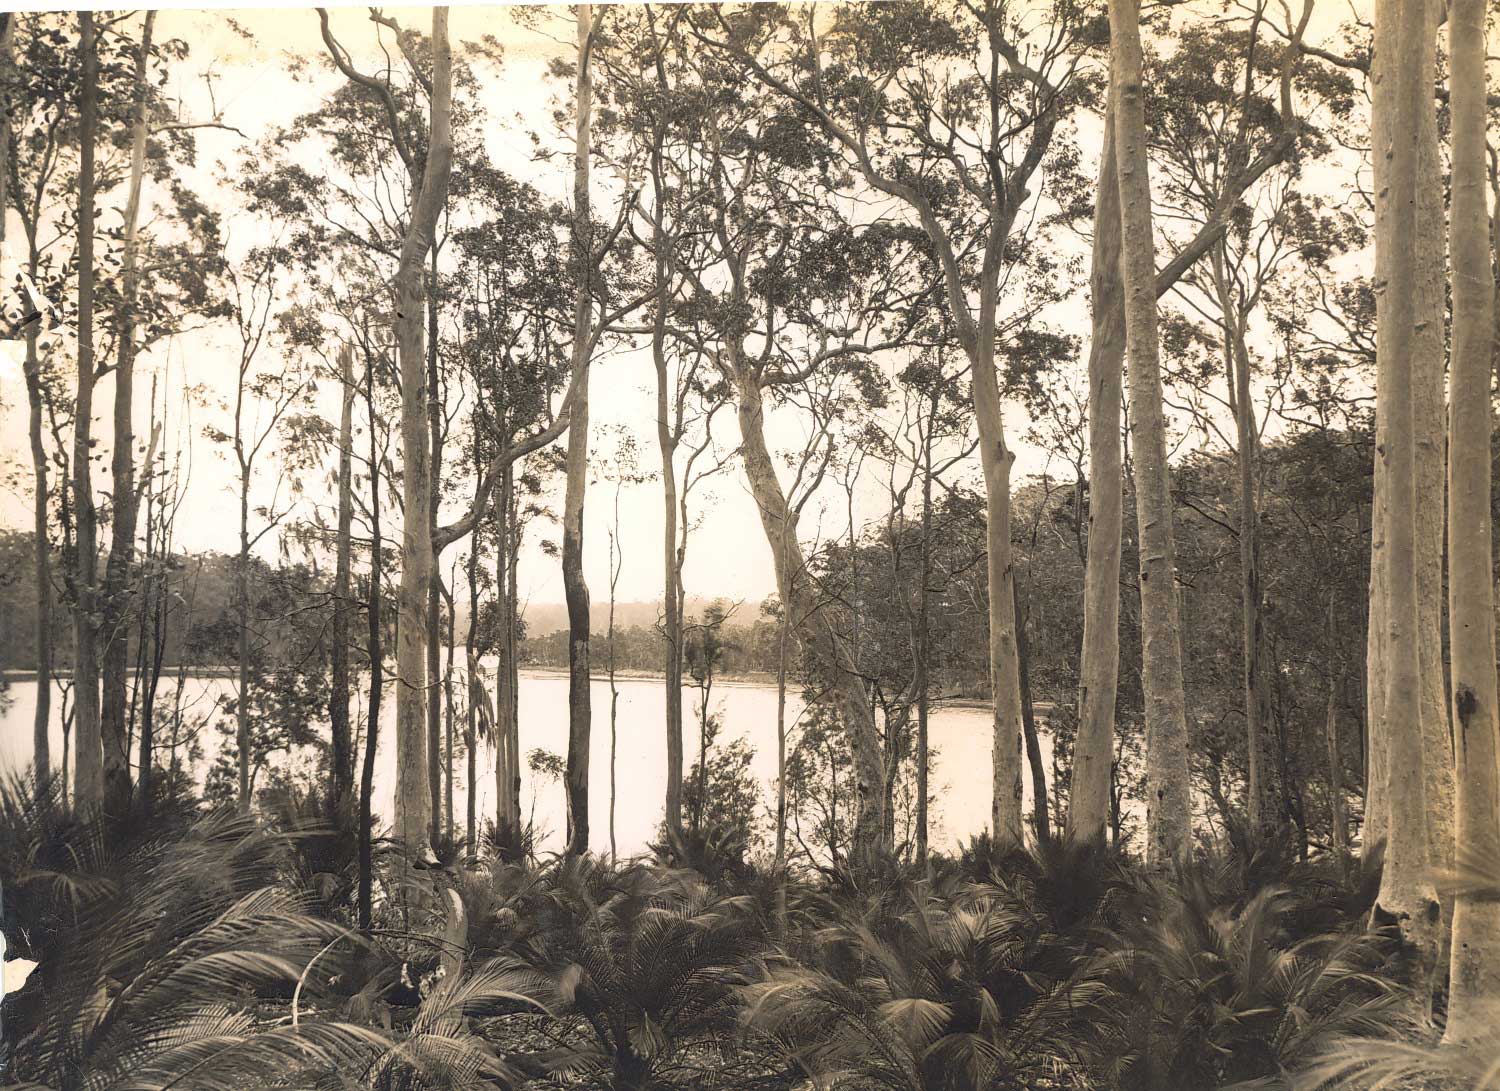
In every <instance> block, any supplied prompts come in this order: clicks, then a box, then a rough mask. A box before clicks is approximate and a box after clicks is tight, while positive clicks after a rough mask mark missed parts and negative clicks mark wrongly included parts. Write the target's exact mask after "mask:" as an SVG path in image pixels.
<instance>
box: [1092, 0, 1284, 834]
mask: <svg viewBox="0 0 1500 1091" xmlns="http://www.w3.org/2000/svg"><path fill="white" fill-rule="evenodd" d="M1312 10H1313V8H1312V2H1311V0H1305V2H1304V3H1303V6H1302V11H1301V14H1300V16H1299V18H1298V20H1297V22H1296V24H1295V25H1292V26H1288V27H1287V28H1286V37H1287V39H1288V44H1287V46H1286V48H1285V49H1284V50H1282V52H1281V60H1280V66H1279V71H1278V73H1277V83H1278V90H1279V94H1280V103H1279V116H1276V115H1275V114H1272V113H1271V111H1270V110H1269V109H1267V108H1266V106H1265V105H1263V104H1262V103H1260V102H1259V101H1258V99H1257V93H1256V83H1255V77H1256V73H1257V69H1258V67H1259V66H1260V64H1261V63H1262V62H1261V61H1260V59H1259V58H1260V56H1261V55H1263V53H1264V51H1262V53H1257V52H1256V51H1255V50H1253V49H1250V50H1247V55H1246V56H1245V59H1244V64H1245V76H1244V82H1243V85H1242V86H1243V90H1242V91H1241V92H1240V93H1239V94H1235V93H1234V92H1233V90H1232V89H1231V90H1229V91H1227V92H1225V91H1221V92H1220V93H1219V95H1218V98H1219V99H1222V100H1224V101H1225V102H1226V103H1227V104H1229V105H1230V107H1231V109H1233V110H1234V111H1235V112H1236V113H1237V115H1238V116H1237V117H1235V118H1234V119H1233V123H1232V124H1227V123H1226V124H1213V125H1210V126H1208V127H1207V128H1208V131H1209V132H1211V133H1212V136H1213V138H1214V140H1215V141H1216V142H1218V144H1219V145H1220V146H1215V147H1208V148H1203V147H1200V146H1199V144H1200V143H1201V142H1199V141H1195V140H1191V139H1187V140H1174V135H1175V134H1174V135H1167V136H1164V137H1163V138H1162V139H1163V142H1164V143H1167V144H1169V145H1171V147H1170V149H1169V150H1170V151H1171V152H1172V153H1180V154H1182V155H1185V156H1186V157H1188V158H1189V159H1194V160H1195V153H1196V154H1200V155H1202V157H1203V158H1205V159H1208V160H1210V161H1211V162H1212V164H1213V169H1211V170H1209V171H1203V170H1201V169H1198V168H1199V165H1198V164H1197V162H1196V160H1195V161H1194V162H1193V164H1192V165H1191V166H1190V167H1189V169H1188V171H1187V172H1186V173H1187V174H1188V175H1189V176H1190V177H1191V179H1192V180H1193V181H1194V182H1195V183H1197V184H1198V185H1199V186H1201V187H1203V188H1204V192H1202V193H1198V194H1197V197H1198V199H1199V200H1198V202H1197V207H1195V208H1194V209H1193V211H1192V215H1191V216H1190V217H1189V221H1190V222H1191V223H1193V225H1194V227H1195V231H1194V233H1193V235H1192V237H1191V238H1190V239H1189V240H1188V241H1187V242H1186V243H1184V244H1183V245H1182V247H1181V249H1179V250H1178V251H1177V252H1176V253H1175V254H1173V255H1172V256H1171V258H1170V259H1169V260H1167V261H1166V262H1165V263H1164V264H1162V265H1161V267H1160V268H1159V269H1158V270H1157V273H1156V294H1157V297H1158V298H1160V297H1161V296H1162V295H1164V294H1166V293H1167V292H1168V291H1170V290H1171V289H1172V288H1173V287H1174V286H1176V285H1177V284H1178V282H1179V281H1180V280H1181V279H1182V278H1183V277H1184V276H1185V275H1186V274H1187V273H1188V272H1189V271H1190V270H1191V269H1193V268H1194V266H1195V265H1196V264H1197V263H1198V262H1199V261H1200V260H1201V259H1202V258H1203V257H1204V256H1205V255H1207V254H1208V253H1209V252H1210V251H1211V250H1212V249H1213V248H1214V247H1215V246H1217V245H1218V244H1219V241H1220V240H1221V239H1222V238H1223V237H1224V234H1225V232H1226V231H1227V230H1228V228H1229V226H1230V224H1231V223H1232V222H1233V221H1235V219H1236V217H1242V215H1243V208H1244V201H1243V196H1244V194H1246V193H1247V192H1248V191H1249V190H1250V189H1251V187H1253V186H1254V185H1255V184H1256V183H1257V182H1258V181H1259V180H1260V179H1261V178H1263V177H1265V176H1266V174H1267V173H1268V172H1270V171H1272V170H1273V169H1274V168H1276V167H1277V166H1278V165H1280V164H1281V163H1283V162H1285V161H1287V159H1288V158H1289V156H1290V155H1291V153H1292V151H1293V149H1294V148H1295V147H1296V146H1297V143H1298V141H1299V140H1300V139H1302V137H1303V135H1304V133H1305V131H1306V126H1305V125H1304V124H1303V123H1302V121H1301V120H1300V119H1299V118H1298V117H1297V115H1296V114H1295V112H1294V110H1293V99H1292V85H1293V78H1294V76H1295V75H1296V74H1297V72H1298V69H1299V66H1300V64H1301V61H1302V54H1303V45H1302V42H1303V36H1304V34H1305V33H1306V31H1307V24H1308V21H1309V19H1310V18H1311V15H1312ZM1258 18H1259V17H1258V16H1257V19H1258ZM1205 52H1207V53H1210V54H1211V55H1213V56H1215V57H1217V56H1218V55H1219V54H1220V53H1221V52H1222V51H1221V50H1212V51H1205V50H1203V49H1202V48H1201V46H1200V47H1196V48H1192V49H1188V48H1185V49H1183V50H1181V51H1180V52H1179V59H1181V60H1182V63H1183V64H1185V65H1187V66H1189V67H1191V66H1192V65H1193V64H1194V63H1195V59H1197V63H1201V58H1202V56H1203V55H1204V54H1205ZM1211 80H1212V81H1213V82H1215V83H1216V84H1217V83H1218V82H1221V81H1220V80H1219V77H1218V75H1217V73H1216V74H1215V76H1213V77H1211ZM1197 108H1198V104H1197V103H1189V104H1177V103H1171V104H1167V105H1166V107H1165V109H1168V110H1171V109H1183V110H1186V111H1188V112H1193V111H1194V110H1196V109H1197ZM1114 112H1115V107H1114V105H1112V104H1111V105H1109V106H1107V107H1106V111H1105V119H1104V130H1105V131H1104V140H1103V144H1102V147H1101V151H1100V161H1099V172H1100V173H1099V184H1098V187H1097V189H1096V193H1097V197H1096V204H1095V211H1094V246H1093V253H1092V259H1091V266H1090V289H1091V290H1090V295H1091V302H1092V313H1091V324H1092V331H1093V332H1092V336H1091V338H1090V342H1089V358H1088V375H1089V411H1088V427H1089V439H1088V455H1089V477H1088V493H1089V516H1088V518H1089V533H1088V541H1087V567H1086V571H1085V588H1084V632H1085V636H1084V639H1083V642H1082V652H1081V655H1080V672H1079V692H1078V707H1079V729H1078V741H1077V745H1076V747H1075V750H1074V758H1073V760H1074V772H1073V786H1072V791H1071V794H1070V797H1069V817H1068V825H1069V829H1070V831H1071V832H1072V833H1073V835H1074V836H1087V837H1100V836H1103V833H1104V828H1105V820H1106V817H1107V815H1108V814H1109V812H1110V807H1111V803H1110V800H1111V775H1110V771H1111V767H1112V765H1113V762H1114V749H1115V747H1114V741H1115V740H1114V719H1115V704H1116V696H1117V692H1118V685H1119V609H1120V604H1119V574H1120V539H1121V532H1122V516H1121V510H1122V509H1121V494H1122V488H1123V457H1122V439H1121V431H1120V427H1121V418H1120V403H1121V400H1122V394H1123V373H1122V369H1123V365H1124V361H1125V352H1126V329H1125V298H1124V293H1123V289H1122V287H1121V282H1120V268H1119V251H1120V240H1119V227H1118V224H1117V223H1116V222H1115V221H1116V220H1117V219H1118V215H1119V212H1118V205H1117V203H1116V202H1117V199H1118V184H1117V181H1116V179H1117V171H1116V155H1117V142H1116V139H1115V130H1114V120H1113V117H1114ZM1251 119H1255V120H1256V122H1257V123H1256V124H1251ZM1163 129H1165V126H1163ZM1262 129H1264V134H1263V135H1264V138H1263V139H1261V140H1257V138H1258V137H1261V136H1262ZM1200 135H1201V134H1200Z"/></svg>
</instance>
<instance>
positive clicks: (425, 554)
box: [395, 8, 453, 853]
mask: <svg viewBox="0 0 1500 1091" xmlns="http://www.w3.org/2000/svg"><path fill="white" fill-rule="evenodd" d="M432 42H433V76H432V87H433V93H432V111H431V112H432V117H431V125H430V138H429V140H428V152H427V164H426V168H425V170H424V171H423V175H422V179H421V185H420V188H419V189H418V191H417V194H416V197H415V199H414V201H413V204H412V214H411V221H410V223H409V225H408V227H407V232H406V237H405V239H404V240H403V242H402V246H401V257H400V264H399V266H398V269H397V273H396V282H395V289H396V322H395V327H396V342H397V356H398V358H399V361H400V373H401V451H402V468H403V473H402V477H401V482H402V496H403V499H404V506H403V518H402V529H401V584H400V588H399V589H398V591H397V609H398V622H397V631H396V835H397V838H398V839H399V840H400V841H401V843H402V844H403V845H405V846H406V848H407V850H408V851H409V852H412V853H417V852H430V851H431V849H430V846H431V835H432V823H433V800H432V785H431V783H430V781H429V765H430V762H429V756H428V743H427V702H428V695H427V686H428V683H429V677H428V674H427V662H426V649H427V640H428V629H427V624H426V621H427V614H426V603H427V596H428V594H429V592H430V591H431V589H432V580H433V557H432V503H433V497H432V477H431V474H430V471H429V469H428V466H429V463H428V453H429V452H428V447H429V445H430V437H429V434H428V422H427V386H426V375H425V370H426V353H425V351H424V345H423V341H424V339H425V338H424V330H423V325H422V316H423V291H422V279H423V278H422V270H423V266H424V265H425V263H426V260H427V253H428V251H429V249H430V248H431V247H432V243H433V236H434V233H435V231H436V227H437V218H438V216H439V215H440V214H441V212H442V209H443V206H444V204H445V203H446V201H447V195H448V176H449V169H450V167H451V164H452V158H453V140H452V136H451V132H450V125H449V123H450V120H451V113H452V91H453V78H452V66H453V57H452V51H451V49H450V47H449V44H448V10H447V9H446V8H434V9H433V12H432ZM432 681H434V682H435V679H433V680H432Z"/></svg>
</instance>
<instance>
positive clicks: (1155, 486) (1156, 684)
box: [1109, 0, 1192, 866]
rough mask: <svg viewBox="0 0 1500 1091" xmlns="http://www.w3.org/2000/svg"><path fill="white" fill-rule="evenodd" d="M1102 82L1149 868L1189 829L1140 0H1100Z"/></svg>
mask: <svg viewBox="0 0 1500 1091" xmlns="http://www.w3.org/2000/svg"><path fill="white" fill-rule="evenodd" d="M1109 33H1110V85H1111V95H1112V112H1113V114H1114V118H1115V141H1116V145H1115V151H1116V168H1117V171H1118V174H1119V186H1120V239H1121V262H1120V267H1121V280H1122V282H1123V287H1124V294H1125V341H1126V355H1127V357H1128V358H1129V361H1130V370H1129V378H1130V382H1129V395H1130V418H1131V429H1132V432H1133V434H1134V436H1135V445H1134V453H1135V482H1136V519H1137V522H1138V524H1139V533H1140V543H1141V653H1142V661H1143V662H1142V678H1143V685H1144V688H1145V697H1146V732H1147V744H1146V746H1147V756H1146V779H1147V811H1146V858H1147V860H1148V862H1150V863H1153V864H1156V865H1158V866H1160V865H1165V864H1167V863H1168V862H1170V861H1172V860H1175V859H1177V858H1179V857H1181V856H1183V855H1184V854H1185V853H1187V852H1188V851H1189V850H1190V849H1191V847H1192V845H1191V835H1192V806H1191V804H1192V800H1191V796H1190V792H1191V783H1190V780H1189V776H1188V738H1187V708H1186V703H1187V702H1186V697H1185V696H1184V694H1183V688H1182V635H1181V623H1180V621H1179V614H1178V603H1177V583H1176V581H1177V571H1176V546H1175V543H1174V540H1173V531H1172V494H1171V486H1170V483H1169V481H1168V467H1167V442H1166V421H1165V419H1164V412H1163V408H1162V388H1161V362H1160V349H1161V343H1160V340H1159V337H1158V333H1157V314H1156V257H1155V255H1156V244H1155V239H1154V238H1153V235H1152V226H1151V182H1150V176H1149V170H1148V156H1147V148H1146V102H1145V87H1144V86H1143V83H1142V69H1143V64H1142V50H1141V26H1140V5H1139V4H1138V3H1136V0H1110V4H1109Z"/></svg>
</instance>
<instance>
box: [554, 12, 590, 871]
mask: <svg viewBox="0 0 1500 1091" xmlns="http://www.w3.org/2000/svg"><path fill="white" fill-rule="evenodd" d="M592 36H593V8H592V6H591V5H589V4H580V5H579V6H578V101H577V114H578V117H577V122H578V124H577V131H576V134H575V135H576V144H575V159H574V168H573V217H574V219H573V260H574V261H575V262H576V263H577V264H576V269H577V274H578V297H577V301H576V303H575V305H574V309H573V371H574V374H575V375H578V376H579V377H580V378H579V383H578V393H577V395H576V400H575V401H574V403H573V408H572V417H571V419H570V422H569V425H568V453H567V485H566V490H565V495H564V498H563V546H562V576H563V593H564V597H565V598H566V599H567V604H568V770H567V788H568V793H567V794H568V853H569V855H573V856H581V855H583V854H584V853H586V852H588V850H589V736H590V728H591V726H592V724H591V718H592V715H593V711H592V702H591V701H590V693H589V588H588V583H587V582H586V581H585V580H584V577H583V505H584V499H585V494H586V492H587V490H588V459H589V387H588V367H589V359H588V342H589V337H590V327H591V325H592V320H591V312H592V307H593V299H592V292H591V287H590V273H591V271H592V270H591V264H592V256H593V254H592V252H593V243H592V241H591V234H590V231H589V156H590V154H591V150H592V145H591V140H590V128H591V125H592V121H593V88H594V79H593V71H592V58H591V57H590V55H589V54H590V50H591V48H592V41H591V39H592Z"/></svg>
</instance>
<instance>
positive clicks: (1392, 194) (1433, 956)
mask: <svg viewBox="0 0 1500 1091" xmlns="http://www.w3.org/2000/svg"><path fill="white" fill-rule="evenodd" d="M1425 7H1426V5H1425V4H1424V3H1423V0H1405V2H1402V3H1398V0H1383V2H1382V3H1381V5H1380V6H1379V8H1378V9H1377V12H1376V19H1377V22H1379V21H1381V20H1382V19H1384V20H1387V21H1388V20H1390V19H1392V18H1393V17H1395V16H1396V15H1397V12H1398V11H1399V24H1398V26H1399V30H1398V31H1397V34H1396V40H1397V42H1398V43H1399V48H1398V50H1397V52H1396V56H1395V58H1394V60H1395V64H1394V66H1393V68H1392V69H1391V70H1389V72H1388V77H1389V78H1390V79H1391V80H1392V81H1393V82H1394V83H1395V85H1396V86H1395V94H1394V95H1393V96H1391V99H1387V100H1385V101H1386V102H1389V103H1391V105H1392V106H1393V107H1394V118H1393V119H1392V120H1391V121H1390V122H1388V124H1387V127H1386V128H1385V130H1384V131H1385V134H1386V135H1387V138H1388V139H1387V143H1386V146H1385V147H1377V149H1376V154H1377V155H1383V156H1385V157H1386V158H1387V160H1388V162H1387V178H1388V187H1387V191H1388V194H1389V197H1388V200H1389V218H1390V226H1389V234H1388V236H1387V237H1386V239H1388V244H1389V247H1390V254H1389V258H1388V261H1387V263H1386V266H1385V271H1386V273H1387V274H1388V276H1387V278H1386V280H1385V281H1384V283H1382V284H1381V285H1379V290H1380V291H1381V293H1382V294H1383V296H1384V298H1383V300H1382V302H1383V304H1384V306H1383V307H1382V309H1381V312H1380V319H1379V320H1380V323H1381V325H1382V326H1384V325H1386V324H1389V327H1390V337H1389V339H1388V341H1387V347H1388V349H1389V351H1388V353H1387V355H1386V356H1385V357H1384V358H1382V359H1380V360H1379V361H1378V366H1379V367H1380V368H1381V369H1382V370H1383V371H1386V372H1387V380H1388V382H1387V385H1388V387H1389V395H1388V398H1387V401H1386V408H1387V409H1388V410H1389V412H1388V415H1387V416H1388V419H1387V421H1386V430H1385V431H1386V434H1385V444H1384V447H1383V450H1382V452H1381V456H1380V457H1381V458H1382V459H1383V460H1384V462H1385V464H1386V466H1385V485H1386V486H1387V490H1388V493H1389V496H1388V499H1387V502H1386V504H1385V514H1386V540H1385V552H1386V566H1387V567H1386V576H1387V579H1386V590H1387V599H1388V602H1387V604H1386V617H1385V623H1386V632H1387V637H1388V639H1387V644H1386V647H1387V648H1388V649H1390V650H1392V651H1393V652H1394V651H1395V650H1396V649H1403V650H1409V649H1411V648H1413V647H1416V646H1417V644H1416V641H1417V640H1418V639H1419V628H1418V627H1419V624H1420V611H1419V603H1418V597H1419V591H1418V576H1417V559H1418V551H1417V524H1416V513H1417V496H1416V493H1417V482H1416V470H1417V457H1416V449H1415V448H1416V445H1415V440H1416V428H1415V416H1416V404H1415V402H1416V387H1417V382H1416V378H1417V377H1416V375H1415V374H1414V371H1415V365H1414V352H1415V349H1416V344H1415V340H1416V338H1415V332H1416V331H1415V326H1416V323H1417V321H1418V319H1419V317H1420V312H1419V309H1418V303H1417V298H1416V297H1417V293H1418V291H1419V290H1420V286H1419V284H1418V269H1417V262H1416V257H1415V256H1416V254H1417V240H1416V233H1417V230H1418V227H1419V223H1420V217H1419V213H1418V202H1419V198H1418V189H1419V186H1420V184H1421V183H1422V181H1423V180H1422V179H1421V178H1420V177H1419V169H1420V149H1419V146H1418V145H1419V128H1420V124H1421V121H1420V117H1421V110H1422V100H1423V98H1424V96H1425V95H1426V94H1428V93H1429V92H1428V90H1427V88H1425V87H1423V85H1422V84H1423V81H1422V78H1421V76H1422V51H1423V26H1424V23H1425V14H1424V12H1425ZM1377 105H1381V104H1380V103H1379V102H1377ZM1386 239H1383V238H1382V236H1381V235H1380V234H1379V233H1377V236H1376V245H1377V246H1379V245H1380V244H1381V243H1382V242H1383V241H1386ZM1377 411H1378V410H1377ZM1388 659H1389V662H1388V663H1387V670H1386V675H1387V677H1386V686H1385V715H1384V734H1385V736H1386V760H1387V766H1388V768H1387V779H1388V786H1387V792H1388V796H1387V806H1388V807H1389V822H1390V824H1389V839H1388V844H1387V849H1386V857H1385V869H1384V871H1383V872H1382V875H1381V884H1380V895H1379V898H1378V899H1377V901H1376V905H1375V920H1376V921H1377V922H1379V923H1390V924H1392V925H1394V926H1395V928H1396V929H1397V930H1398V931H1399V934H1400V936H1401V939H1402V941H1403V943H1404V944H1405V945H1406V946H1407V948H1408V950H1409V953H1410V955H1411V970H1412V984H1413V986H1414V988H1415V989H1416V990H1417V992H1418V995H1419V996H1425V995H1426V990H1427V989H1429V988H1430V985H1431V978H1432V972H1433V969H1434V966H1435V964H1436V961H1437V950H1438V942H1439V939H1438V931H1439V926H1440V923H1441V922H1440V918H1441V906H1440V905H1439V903H1438V899H1437V893H1436V891H1435V889H1434V888H1433V884H1432V879H1431V877H1430V873H1429V867H1430V863H1431V859H1432V857H1431V845H1430V842H1429V839H1428V827H1427V818H1428V815H1427V807H1426V801H1425V796H1426V793H1425V771H1424V760H1423V759H1424V754H1423V750H1424V747H1423V739H1422V731H1421V677H1420V666H1419V663H1418V661H1417V657H1416V656H1413V655H1410V654H1391V655H1389V656H1388ZM1492 669H1493V668H1492Z"/></svg>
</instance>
